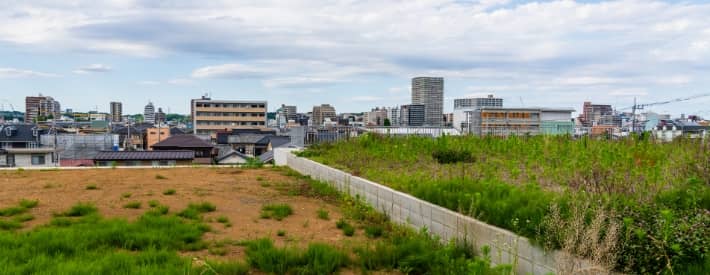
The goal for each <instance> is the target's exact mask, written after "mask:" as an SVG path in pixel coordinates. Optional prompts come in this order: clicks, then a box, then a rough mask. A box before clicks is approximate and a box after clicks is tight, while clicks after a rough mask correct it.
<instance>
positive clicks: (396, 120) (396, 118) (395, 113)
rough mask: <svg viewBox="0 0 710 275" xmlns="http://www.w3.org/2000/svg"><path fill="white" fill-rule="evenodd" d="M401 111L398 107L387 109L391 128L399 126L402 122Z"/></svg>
mask: <svg viewBox="0 0 710 275" xmlns="http://www.w3.org/2000/svg"><path fill="white" fill-rule="evenodd" d="M400 115H401V114H400V111H399V106H398V107H391V108H387V118H388V119H389V120H390V125H391V126H399V125H400V123H401V121H400Z"/></svg>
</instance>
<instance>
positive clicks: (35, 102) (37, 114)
mask: <svg viewBox="0 0 710 275" xmlns="http://www.w3.org/2000/svg"><path fill="white" fill-rule="evenodd" d="M61 107H62V106H61V104H59V101H56V100H54V98H52V97H51V96H43V95H41V94H40V95H39V96H28V97H25V122H26V123H33V122H37V121H44V120H46V119H49V118H53V119H59V118H61V117H62V108H61Z"/></svg>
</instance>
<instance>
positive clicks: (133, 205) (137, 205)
mask: <svg viewBox="0 0 710 275" xmlns="http://www.w3.org/2000/svg"><path fill="white" fill-rule="evenodd" d="M141 205H142V203H141V202H139V201H132V202H129V203H126V204H124V205H123V208H127V209H140V208H141Z"/></svg>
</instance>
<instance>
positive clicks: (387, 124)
mask: <svg viewBox="0 0 710 275" xmlns="http://www.w3.org/2000/svg"><path fill="white" fill-rule="evenodd" d="M384 125H385V126H387V127H389V126H392V122H390V119H389V118H385V123H384Z"/></svg>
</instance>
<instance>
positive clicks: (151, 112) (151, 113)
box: [143, 102, 155, 123]
mask: <svg viewBox="0 0 710 275" xmlns="http://www.w3.org/2000/svg"><path fill="white" fill-rule="evenodd" d="M143 122H146V123H155V106H154V105H153V102H148V105H145V108H144V109H143Z"/></svg>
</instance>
